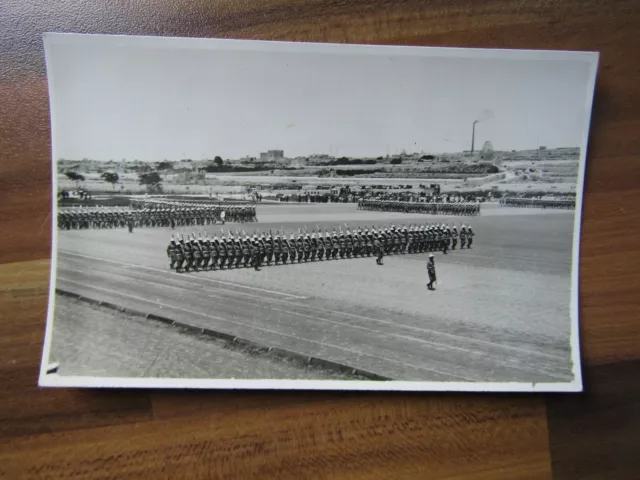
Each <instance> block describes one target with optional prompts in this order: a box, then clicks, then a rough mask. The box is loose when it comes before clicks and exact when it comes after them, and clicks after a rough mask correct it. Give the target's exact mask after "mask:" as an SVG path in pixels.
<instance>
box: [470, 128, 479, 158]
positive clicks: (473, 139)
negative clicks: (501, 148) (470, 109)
mask: <svg viewBox="0 0 640 480" xmlns="http://www.w3.org/2000/svg"><path fill="white" fill-rule="evenodd" d="M476 123H478V120H475V121H474V122H473V130H472V133H471V153H472V154H473V149H474V146H475V143H476Z"/></svg>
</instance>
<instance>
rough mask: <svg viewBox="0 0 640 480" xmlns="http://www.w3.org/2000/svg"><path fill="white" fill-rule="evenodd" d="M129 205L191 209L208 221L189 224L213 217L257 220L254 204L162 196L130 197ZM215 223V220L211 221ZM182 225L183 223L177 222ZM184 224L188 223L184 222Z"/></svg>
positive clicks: (239, 220)
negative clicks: (197, 200) (172, 198)
mask: <svg viewBox="0 0 640 480" xmlns="http://www.w3.org/2000/svg"><path fill="white" fill-rule="evenodd" d="M131 205H132V206H133V208H134V209H146V210H149V209H163V210H167V209H168V210H170V211H177V210H179V211H184V210H188V211H193V212H196V213H197V215H195V216H196V217H198V216H199V217H205V218H204V220H203V221H204V222H207V219H209V220H210V221H209V222H208V223H192V224H191V225H208V224H209V223H211V222H212V221H213V220H214V219H217V220H218V221H220V220H226V221H227V222H237V223H244V222H253V221H257V214H256V206H255V205H237V204H232V203H226V204H225V203H207V202H184V201H177V200H167V199H163V198H143V199H140V198H132V199H131ZM213 223H215V222H213ZM178 225H179V226H183V224H180V223H179V224H178ZM184 225H189V224H188V223H187V224H184Z"/></svg>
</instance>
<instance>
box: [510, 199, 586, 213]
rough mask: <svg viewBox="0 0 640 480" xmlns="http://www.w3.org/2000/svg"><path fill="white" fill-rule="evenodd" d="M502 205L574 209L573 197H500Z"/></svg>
mask: <svg viewBox="0 0 640 480" xmlns="http://www.w3.org/2000/svg"><path fill="white" fill-rule="evenodd" d="M500 206H502V207H529V208H556V209H568V210H574V209H575V208H576V201H575V199H557V200H552V199H544V198H513V197H503V198H501V199H500Z"/></svg>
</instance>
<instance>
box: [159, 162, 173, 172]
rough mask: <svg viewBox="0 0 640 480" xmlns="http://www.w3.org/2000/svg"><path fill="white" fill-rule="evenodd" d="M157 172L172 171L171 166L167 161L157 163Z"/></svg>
mask: <svg viewBox="0 0 640 480" xmlns="http://www.w3.org/2000/svg"><path fill="white" fill-rule="evenodd" d="M158 170H173V164H172V163H171V162H169V161H168V160H164V161H162V162H160V163H158Z"/></svg>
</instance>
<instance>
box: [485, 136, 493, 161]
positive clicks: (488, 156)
mask: <svg viewBox="0 0 640 480" xmlns="http://www.w3.org/2000/svg"><path fill="white" fill-rule="evenodd" d="M493 157H494V151H493V144H492V143H491V142H490V141H488V140H487V141H486V142H484V145H483V146H482V159H483V160H493Z"/></svg>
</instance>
